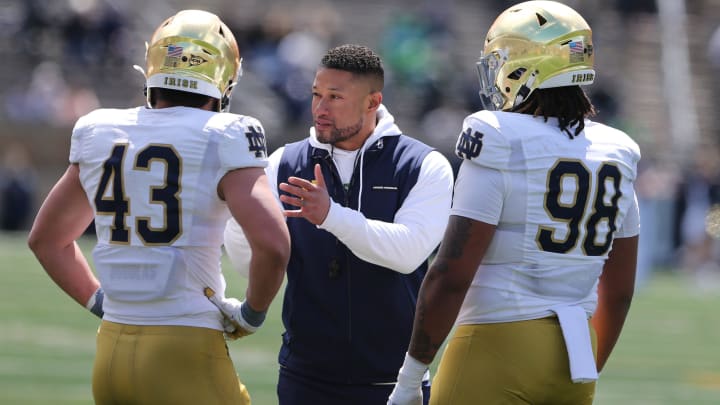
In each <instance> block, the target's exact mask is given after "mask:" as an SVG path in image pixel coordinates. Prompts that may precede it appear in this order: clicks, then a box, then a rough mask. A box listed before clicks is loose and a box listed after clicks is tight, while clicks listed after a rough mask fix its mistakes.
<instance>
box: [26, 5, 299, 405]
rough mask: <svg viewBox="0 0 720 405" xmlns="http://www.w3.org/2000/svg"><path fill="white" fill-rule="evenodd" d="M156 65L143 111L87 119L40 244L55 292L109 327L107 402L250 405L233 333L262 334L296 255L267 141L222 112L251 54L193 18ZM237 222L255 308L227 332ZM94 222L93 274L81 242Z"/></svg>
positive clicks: (153, 58) (241, 310) (248, 121)
mask: <svg viewBox="0 0 720 405" xmlns="http://www.w3.org/2000/svg"><path fill="white" fill-rule="evenodd" d="M146 62H147V64H146V69H145V71H144V72H143V73H146V80H147V81H146V86H147V106H146V107H138V108H131V109H125V110H109V109H100V110H96V111H93V112H91V113H90V114H88V115H86V116H84V117H82V118H80V119H79V120H78V122H77V124H76V125H75V128H74V129H73V133H72V138H71V142H70V165H69V167H68V168H67V170H66V172H65V174H64V175H63V176H62V178H61V179H60V180H59V181H58V182H57V183H56V184H55V186H54V187H53V189H52V190H51V191H50V193H49V195H48V197H47V199H46V200H45V202H44V203H43V205H42V207H41V208H40V212H39V213H38V215H37V218H36V219H35V223H34V224H33V227H32V230H31V232H30V237H29V245H30V247H31V249H32V250H33V252H34V253H35V255H36V256H37V258H38V260H39V261H40V263H41V264H42V266H43V267H44V269H45V270H46V271H47V273H48V275H49V276H50V277H51V278H52V279H53V280H54V281H55V282H56V283H57V284H58V286H60V288H62V289H63V290H64V291H65V292H66V293H67V294H68V295H69V296H70V297H72V298H73V299H74V300H75V301H77V302H78V303H80V304H81V305H85V306H87V307H88V309H90V310H91V311H92V312H93V313H94V314H95V315H97V316H99V317H101V318H102V319H103V320H102V323H101V325H100V328H99V330H98V335H97V353H96V357H95V364H94V369H93V383H92V387H93V397H94V400H95V403H96V404H130V403H132V404H218V405H219V404H249V403H250V398H249V395H248V392H247V390H246V389H245V387H244V385H243V384H242V383H240V381H239V379H238V377H237V374H236V373H235V368H234V366H233V362H232V360H231V359H230V357H229V355H228V350H227V347H226V345H225V339H224V337H223V332H231V333H230V334H229V335H230V336H231V337H240V336H242V335H244V334H248V333H252V332H253V331H254V330H256V329H257V327H259V326H260V324H261V323H262V321H263V319H264V314H265V311H266V310H267V308H268V307H269V305H270V303H271V301H272V299H273V298H274V297H275V295H276V293H277V291H278V289H279V288H280V286H281V284H282V280H283V277H284V272H285V266H286V265H287V262H288V259H289V255H290V236H289V233H288V230H287V227H286V225H285V220H284V217H283V215H282V212H281V211H280V209H279V208H278V206H277V203H276V201H275V197H274V195H273V193H272V191H271V190H270V187H269V185H268V181H267V178H266V177H265V171H264V167H265V166H266V165H267V156H266V150H265V138H264V135H263V129H262V126H261V125H260V122H258V121H257V120H256V119H254V118H252V117H248V116H242V115H236V114H230V113H227V112H225V111H226V110H227V109H228V103H229V100H230V93H231V90H232V89H233V87H234V86H235V84H236V83H237V80H238V76H239V72H240V71H241V70H240V54H239V51H238V48H237V44H236V42H235V39H234V37H233V34H232V33H231V32H230V30H229V29H228V27H227V26H226V25H225V24H224V23H223V22H222V21H220V19H219V18H218V17H217V16H216V15H214V14H211V13H207V12H204V11H199V10H185V11H181V12H179V13H177V14H176V15H174V16H172V17H170V18H169V19H167V20H166V21H164V22H163V23H162V24H161V25H160V26H159V27H158V29H157V30H156V31H155V33H154V34H153V36H152V38H151V40H150V43H149V44H148V46H147V54H146ZM138 69H139V70H143V69H142V68H139V67H138ZM231 216H232V218H234V219H235V220H236V221H237V222H238V223H239V224H240V226H242V228H243V230H244V231H245V234H246V235H247V236H248V240H249V242H250V246H251V250H252V261H251V264H250V280H249V283H248V288H247V291H246V299H245V301H243V302H239V301H238V302H237V304H238V305H234V304H235V301H230V302H229V303H228V307H227V310H228V311H229V312H230V316H232V317H233V319H234V320H235V321H236V322H238V321H241V322H242V323H239V322H238V323H239V324H240V325H241V326H244V329H243V331H238V330H233V331H227V330H225V329H224V325H225V322H224V317H223V315H222V314H221V312H220V311H219V310H218V308H217V307H216V306H215V305H213V302H211V300H209V299H208V297H206V296H205V292H204V289H205V287H209V288H211V289H212V291H213V294H212V299H213V301H216V302H218V301H222V300H223V298H224V295H225V279H224V277H223V275H222V272H221V269H220V257H221V252H222V251H221V245H222V243H223V229H224V228H225V223H226V221H227V220H228V218H230V217H231ZM92 220H95V228H96V232H97V245H96V246H95V248H94V249H93V263H94V267H95V269H94V270H95V272H93V270H91V268H90V266H89V265H88V261H87V260H86V259H85V257H83V254H82V252H81V251H80V249H79V248H78V245H77V243H76V239H77V238H79V237H80V236H81V235H82V233H83V232H84V231H85V229H86V228H87V227H88V225H89V224H90V222H91V221H92ZM95 274H97V278H96V277H95ZM231 304H233V305H231ZM235 315H237V316H235ZM240 332H242V333H240ZM233 333H234V334H233Z"/></svg>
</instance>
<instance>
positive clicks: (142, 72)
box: [133, 65, 152, 108]
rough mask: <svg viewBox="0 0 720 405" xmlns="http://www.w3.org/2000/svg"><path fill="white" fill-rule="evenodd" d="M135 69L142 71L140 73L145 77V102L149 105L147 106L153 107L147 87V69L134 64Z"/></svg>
mask: <svg viewBox="0 0 720 405" xmlns="http://www.w3.org/2000/svg"><path fill="white" fill-rule="evenodd" d="M133 69H135V70H136V71H138V72H140V74H142V75H143V78H145V84H144V85H143V95H144V96H145V104H146V105H147V108H152V106H151V105H150V92H148V88H147V75H146V74H145V69H143V68H142V66H139V65H133Z"/></svg>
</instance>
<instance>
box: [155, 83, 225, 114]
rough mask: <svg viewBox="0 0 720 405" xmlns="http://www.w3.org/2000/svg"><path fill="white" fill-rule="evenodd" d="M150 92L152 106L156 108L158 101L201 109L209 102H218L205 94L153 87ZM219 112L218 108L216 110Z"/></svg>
mask: <svg viewBox="0 0 720 405" xmlns="http://www.w3.org/2000/svg"><path fill="white" fill-rule="evenodd" d="M149 91H150V105H151V106H155V103H156V102H157V100H158V99H162V100H164V101H167V102H168V103H169V104H172V105H174V106H183V107H194V108H200V107H202V106H204V105H205V104H207V103H208V101H210V100H211V99H212V100H216V101H217V99H216V98H213V97H210V96H206V95H204V94H196V93H190V92H187V91H182V90H173V89H165V88H162V87H153V88H152V89H149ZM215 110H217V108H216V109H215Z"/></svg>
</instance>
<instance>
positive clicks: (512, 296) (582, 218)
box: [451, 111, 640, 324]
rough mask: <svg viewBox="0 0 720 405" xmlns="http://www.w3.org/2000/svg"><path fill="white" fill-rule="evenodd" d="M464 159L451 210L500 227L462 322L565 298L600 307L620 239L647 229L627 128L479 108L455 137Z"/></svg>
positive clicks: (516, 315) (538, 313)
mask: <svg viewBox="0 0 720 405" xmlns="http://www.w3.org/2000/svg"><path fill="white" fill-rule="evenodd" d="M457 153H458V155H459V156H460V157H462V158H463V159H465V160H464V161H463V163H462V166H461V168H460V171H459V173H458V178H457V181H456V184H455V191H454V199H453V208H452V210H451V214H452V215H458V216H463V217H467V218H471V219H475V220H478V221H482V222H486V223H490V224H494V225H497V230H496V232H495V235H494V238H493V240H492V242H491V244H490V246H489V248H488V251H487V253H486V255H485V257H484V258H483V261H482V264H481V265H480V267H479V269H478V271H477V273H476V275H475V278H474V280H473V282H472V285H471V287H470V289H469V291H468V293H467V296H466V298H465V302H464V303H463V306H462V309H461V312H460V315H459V317H458V323H459V324H472V323H488V322H506V321H515V320H525V319H536V318H541V317H545V316H549V315H551V314H552V311H551V310H550V309H551V308H555V307H558V306H582V307H583V308H584V309H585V311H586V312H587V314H588V315H591V314H592V313H593V312H594V311H595V308H596V306H597V281H598V277H599V276H600V274H601V272H602V267H603V264H604V262H605V260H606V259H607V255H608V251H609V250H610V248H611V245H612V240H613V238H617V237H630V236H634V235H637V234H638V233H639V226H640V224H639V213H638V207H637V200H636V197H635V191H634V186H633V184H634V181H635V177H636V172H637V162H638V160H639V159H640V150H639V148H638V146H637V144H636V143H635V142H634V141H633V140H631V139H630V138H629V137H628V136H627V135H626V134H625V133H623V132H622V131H619V130H617V129H614V128H611V127H608V126H605V125H602V124H599V123H595V122H592V121H590V120H586V121H585V130H584V131H583V133H581V134H580V135H578V136H572V137H571V136H570V135H569V134H567V133H565V132H563V131H561V130H560V129H559V127H558V123H557V120H556V119H553V118H551V119H549V120H548V121H547V122H545V121H544V118H542V117H533V116H531V115H527V114H519V113H510V112H499V111H480V112H477V113H475V114H472V115H470V116H468V117H467V118H466V119H465V121H464V123H463V132H462V133H461V134H460V137H459V139H458V143H457Z"/></svg>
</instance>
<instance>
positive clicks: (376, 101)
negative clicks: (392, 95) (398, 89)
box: [368, 91, 383, 112]
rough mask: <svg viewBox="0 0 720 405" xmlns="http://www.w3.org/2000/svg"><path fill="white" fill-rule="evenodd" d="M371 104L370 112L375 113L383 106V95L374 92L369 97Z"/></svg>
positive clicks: (369, 105)
mask: <svg viewBox="0 0 720 405" xmlns="http://www.w3.org/2000/svg"><path fill="white" fill-rule="evenodd" d="M368 97H369V102H368V112H375V111H377V109H378V108H379V107H380V104H382V98H383V97H382V93H381V92H379V91H374V92H372V93H370V94H369V95H368Z"/></svg>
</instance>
